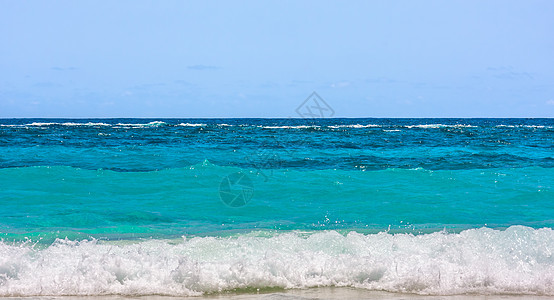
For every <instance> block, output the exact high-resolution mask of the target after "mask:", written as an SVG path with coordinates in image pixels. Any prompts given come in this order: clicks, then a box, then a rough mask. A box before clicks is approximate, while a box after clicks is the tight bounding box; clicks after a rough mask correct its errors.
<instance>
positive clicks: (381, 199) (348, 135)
mask: <svg viewBox="0 0 554 300" xmlns="http://www.w3.org/2000/svg"><path fill="white" fill-rule="evenodd" d="M553 228H554V119H336V118H315V119H0V238H1V241H0V296H3V297H8V296H109V295H117V296H147V295H158V296H202V295H203V296H210V295H212V296H221V295H227V294H226V293H233V295H239V296H244V297H247V296H251V295H260V293H261V295H278V294H279V293H285V294H286V295H288V296H287V297H289V296H290V297H292V298H290V297H289V298H287V299H293V298H294V297H298V298H302V295H300V296H299V295H296V296H295V294H294V292H293V294H290V293H291V291H296V292H298V291H306V290H308V291H309V290H311V289H312V288H317V289H340V288H345V289H348V291H350V293H351V292H352V291H361V292H379V293H381V292H390V293H400V294H406V293H407V294H413V295H416V296H417V297H420V296H421V297H425V296H428V297H434V296H441V295H468V294H469V295H538V296H541V295H542V296H554V231H553ZM287 293H288V294H287ZM279 295H280V294H279ZM285 298H286V297H285ZM302 299H305V298H302ZM418 299H420V298H418ZM422 299H424V298H422Z"/></svg>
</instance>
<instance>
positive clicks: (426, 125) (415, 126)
mask: <svg viewBox="0 0 554 300" xmlns="http://www.w3.org/2000/svg"><path fill="white" fill-rule="evenodd" d="M404 127H406V128H476V127H477V126H474V125H466V124H454V125H450V124H420V125H406V126H404Z"/></svg>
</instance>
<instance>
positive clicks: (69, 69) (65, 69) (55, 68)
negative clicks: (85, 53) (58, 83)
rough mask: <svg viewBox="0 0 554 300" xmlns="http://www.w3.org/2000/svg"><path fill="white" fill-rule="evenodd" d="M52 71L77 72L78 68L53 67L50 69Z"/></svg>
mask: <svg viewBox="0 0 554 300" xmlns="http://www.w3.org/2000/svg"><path fill="white" fill-rule="evenodd" d="M50 69H51V70H54V71H75V70H77V68H76V67H65V68H64V67H52V68H50Z"/></svg>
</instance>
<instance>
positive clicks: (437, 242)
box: [0, 226, 554, 296]
mask: <svg viewBox="0 0 554 300" xmlns="http://www.w3.org/2000/svg"><path fill="white" fill-rule="evenodd" d="M316 286H350V287H357V288H365V289H369V290H384V291H391V292H410V293H418V294H431V295H445V294H463V293H478V294H538V295H554V232H553V230H552V229H531V228H527V227H522V226H513V227H510V228H508V229H507V230H505V231H498V230H492V229H487V228H481V229H476V230H466V231H463V232H461V233H459V234H446V233H441V232H437V233H432V234H425V235H418V236H413V235H409V234H396V235H391V234H388V233H379V234H371V235H364V234H360V233H355V232H351V233H349V234H347V235H346V236H344V235H341V234H339V233H337V232H334V231H325V232H318V233H311V234H306V233H300V232H296V233H295V232H292V233H280V234H273V235H269V236H268V234H267V233H250V234H242V235H239V236H236V237H232V238H216V237H195V238H188V239H183V240H180V241H162V240H149V241H142V242H136V243H126V244H123V243H119V244H116V243H100V242H98V241H81V242H73V241H66V240H58V241H56V242H55V243H53V244H52V245H50V246H49V247H47V248H44V249H39V248H38V247H37V246H33V245H30V244H29V243H27V244H16V245H14V244H10V243H7V242H0V296H30V295H107V294H118V295H150V294H161V295H174V296H183V295H198V294H202V293H205V292H217V291H223V290H230V289H235V288H264V287H283V288H306V287H316Z"/></svg>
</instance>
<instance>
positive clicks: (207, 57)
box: [0, 0, 554, 118]
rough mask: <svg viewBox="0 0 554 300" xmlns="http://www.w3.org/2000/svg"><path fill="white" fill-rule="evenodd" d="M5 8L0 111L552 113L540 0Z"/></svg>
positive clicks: (552, 62)
mask: <svg viewBox="0 0 554 300" xmlns="http://www.w3.org/2000/svg"><path fill="white" fill-rule="evenodd" d="M0 7H1V9H0V118H14V117H27V118H39V117H44V118H56V117H57V118H117V117H137V118H139V117H149V118H203V117H205V118H225V117H227V118H241V117H260V118H271V117H283V118H287V117H298V115H297V114H296V112H295V110H296V109H297V108H298V107H299V106H300V105H301V104H302V103H303V101H304V100H305V99H306V98H307V97H308V96H310V95H311V94H312V92H314V91H315V92H317V94H318V95H319V96H320V97H321V98H322V99H324V101H325V102H326V103H327V104H328V106H329V107H331V108H332V109H333V111H334V112H335V115H334V116H335V117H413V118H418V117H549V118H552V117H554V17H553V16H554V1H549V0H547V1H535V0H530V1H523V0H522V1H510V0H504V1H493V0H490V1H481V0H478V1H477V0H463V1H456V0H451V1H283V0H280V1H269V0H268V1H143V0H134V1H123V0H118V1H7V0H0Z"/></svg>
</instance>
